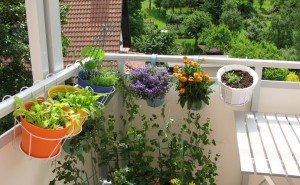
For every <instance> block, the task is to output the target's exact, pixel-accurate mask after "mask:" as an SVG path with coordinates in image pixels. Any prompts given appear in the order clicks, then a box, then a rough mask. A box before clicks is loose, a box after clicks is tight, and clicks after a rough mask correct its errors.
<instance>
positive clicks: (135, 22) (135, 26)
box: [128, 0, 145, 37]
mask: <svg viewBox="0 0 300 185" xmlns="http://www.w3.org/2000/svg"><path fill="white" fill-rule="evenodd" d="M143 1H145V0H129V1H128V13H129V25H130V26H129V31H130V34H131V36H132V37H136V36H140V35H141V34H143V33H144V32H145V30H144V18H143V15H142V12H141V9H142V2H143Z"/></svg>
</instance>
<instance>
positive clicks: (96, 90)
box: [78, 70, 114, 103]
mask: <svg viewBox="0 0 300 185" xmlns="http://www.w3.org/2000/svg"><path fill="white" fill-rule="evenodd" d="M83 74H84V71H83V70H80V71H79V72H78V85H79V86H80V87H82V88H85V87H86V86H90V87H91V88H92V89H93V90H94V93H96V94H100V93H102V94H106V95H107V96H103V97H100V98H99V99H98V100H97V101H98V102H101V103H103V102H105V101H106V99H107V98H108V97H109V95H110V93H111V92H112V91H113V88H114V86H109V87H102V86H97V85H93V84H90V83H87V82H86V81H85V80H83V79H82V78H83Z"/></svg>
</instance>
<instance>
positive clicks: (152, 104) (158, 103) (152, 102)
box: [146, 97, 165, 108]
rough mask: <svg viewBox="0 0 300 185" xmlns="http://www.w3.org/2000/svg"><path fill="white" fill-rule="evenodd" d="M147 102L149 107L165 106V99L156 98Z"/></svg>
mask: <svg viewBox="0 0 300 185" xmlns="http://www.w3.org/2000/svg"><path fill="white" fill-rule="evenodd" d="M146 102H147V105H148V106H149V107H154V108H155V107H159V106H161V105H162V104H164V102H165V98H164V97H163V98H154V99H153V100H151V99H147V100H146Z"/></svg>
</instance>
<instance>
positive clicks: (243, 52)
mask: <svg viewBox="0 0 300 185" xmlns="http://www.w3.org/2000/svg"><path fill="white" fill-rule="evenodd" d="M229 54H230V55H231V56H232V57H237V58H246V57H248V58H252V59H277V60H280V59H281V56H280V54H279V50H278V49H277V48H276V46H274V45H273V44H272V43H269V42H267V41H265V40H262V41H261V42H255V41H250V40H249V39H248V38H247V37H246V36H245V33H244V32H241V33H240V34H239V35H238V36H237V38H234V39H232V42H231V49H230V50H229Z"/></svg>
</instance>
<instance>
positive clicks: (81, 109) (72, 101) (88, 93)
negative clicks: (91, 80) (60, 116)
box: [48, 85, 103, 136]
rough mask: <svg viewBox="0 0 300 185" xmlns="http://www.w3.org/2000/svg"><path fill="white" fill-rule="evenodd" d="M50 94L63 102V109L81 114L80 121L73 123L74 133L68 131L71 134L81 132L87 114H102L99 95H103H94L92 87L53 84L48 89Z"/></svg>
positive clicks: (92, 115)
mask: <svg viewBox="0 0 300 185" xmlns="http://www.w3.org/2000/svg"><path fill="white" fill-rule="evenodd" d="M48 96H49V97H51V98H54V99H55V100H57V101H58V102H60V103H63V104H64V106H63V108H62V109H63V110H65V111H68V112H70V114H75V115H79V118H78V119H79V123H72V126H73V130H72V133H70V132H71V131H68V132H67V134H68V135H69V134H71V136H75V135H77V134H78V133H80V132H81V130H82V125H83V123H84V121H85V120H86V118H87V116H91V117H92V118H94V114H97V115H100V110H101V109H102V108H103V106H101V104H99V103H98V102H97V100H98V99H99V97H101V96H103V95H102V94H97V95H94V91H93V90H92V89H91V88H90V87H86V88H83V89H79V88H76V87H72V86H68V85H58V86H53V87H51V88H50V89H49V90H48Z"/></svg>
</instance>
